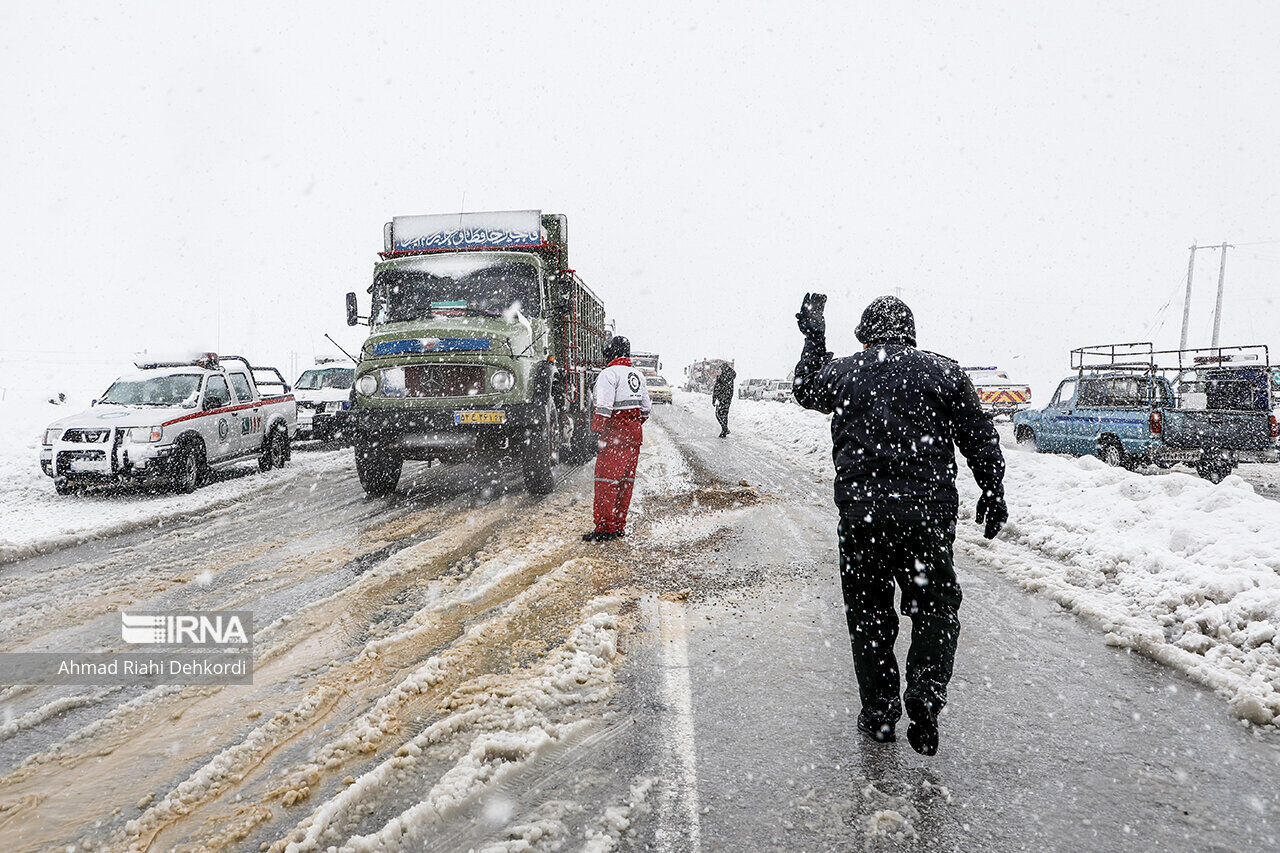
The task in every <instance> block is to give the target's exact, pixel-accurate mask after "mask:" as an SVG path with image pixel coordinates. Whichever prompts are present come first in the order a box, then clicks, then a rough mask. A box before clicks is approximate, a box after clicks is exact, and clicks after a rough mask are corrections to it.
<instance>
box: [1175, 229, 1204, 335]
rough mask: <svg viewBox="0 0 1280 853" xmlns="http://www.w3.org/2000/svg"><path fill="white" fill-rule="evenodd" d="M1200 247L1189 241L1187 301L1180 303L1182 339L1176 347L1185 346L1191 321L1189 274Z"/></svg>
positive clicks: (1192, 271) (1194, 267) (1194, 266)
mask: <svg viewBox="0 0 1280 853" xmlns="http://www.w3.org/2000/svg"><path fill="white" fill-rule="evenodd" d="M1198 248H1200V247H1199V246H1197V245H1195V241H1194V240H1192V241H1191V259H1190V260H1188V261H1187V301H1186V302H1184V303H1182V339H1181V340H1180V341H1179V343H1178V349H1186V348H1187V325H1188V324H1189V323H1190V322H1191V276H1192V274H1193V273H1194V272H1195V269H1196V249H1198Z"/></svg>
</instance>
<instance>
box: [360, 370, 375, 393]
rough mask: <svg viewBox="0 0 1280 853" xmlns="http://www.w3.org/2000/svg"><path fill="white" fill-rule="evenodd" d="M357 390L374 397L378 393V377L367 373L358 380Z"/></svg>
mask: <svg viewBox="0 0 1280 853" xmlns="http://www.w3.org/2000/svg"><path fill="white" fill-rule="evenodd" d="M356 390H357V391H359V392H360V393H361V394H363V395H364V396H366V397H372V396H373V395H374V394H377V393H378V377H376V376H374V375H373V374H372V373H366V374H365V375H364V376H361V377H360V378H359V379H357V380H356Z"/></svg>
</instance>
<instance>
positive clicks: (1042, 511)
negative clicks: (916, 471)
mask: <svg viewBox="0 0 1280 853" xmlns="http://www.w3.org/2000/svg"><path fill="white" fill-rule="evenodd" d="M676 405H677V406H680V407H682V408H685V409H687V410H689V411H691V412H693V413H694V414H695V415H696V416H697V417H699V418H702V419H704V420H706V421H708V423H710V422H712V421H713V419H714V418H713V414H712V412H711V407H710V404H709V403H708V402H707V398H706V397H705V396H702V395H691V394H682V395H679V396H678V397H677V399H676ZM732 426H733V431H734V435H735V436H736V437H737V438H738V439H739V440H740V441H749V442H758V443H760V444H764V445H767V446H768V447H769V452H770V453H771V454H773V455H775V456H781V457H784V458H788V459H790V460H792V461H794V462H796V463H798V464H802V465H806V466H807V467H808V468H809V470H811V471H813V472H814V473H817V474H820V475H823V476H824V477H827V478H829V476H830V473H831V470H832V468H831V457H830V431H829V426H828V419H827V418H826V417H824V416H822V415H819V414H817V413H815V412H807V411H804V410H801V409H800V408H799V407H797V406H794V405H788V404H781V403H767V402H759V401H751V400H735V401H734V408H733V416H732ZM814 447H817V448H819V449H820V450H821V452H820V453H818V452H815V451H814V450H813V448H814ZM1005 456H1006V459H1007V460H1008V474H1007V475H1006V479H1005V491H1006V495H1007V500H1008V503H1009V514H1010V518H1011V520H1010V522H1009V524H1008V525H1007V526H1006V528H1005V530H1004V532H1002V533H1001V534H1000V536H999V538H998V539H997V540H995V541H992V542H988V541H987V540H985V539H983V538H982V533H981V528H980V527H979V526H978V525H976V524H972V523H966V522H968V520H969V519H971V518H972V512H973V509H972V508H973V505H974V502H975V501H976V499H977V496H978V489H977V486H976V485H975V484H974V482H973V478H972V477H971V476H969V475H968V474H967V473H966V472H962V473H961V474H960V477H959V488H960V498H961V504H962V506H961V523H960V524H959V525H958V529H957V541H956V549H957V552H959V553H961V554H963V555H965V556H967V557H969V558H970V559H972V560H974V561H975V562H977V563H980V564H982V565H984V566H988V567H990V568H991V569H994V570H995V571H997V572H999V573H1000V574H1002V575H1004V576H1006V577H1008V578H1010V579H1012V580H1014V581H1016V582H1017V583H1019V584H1020V585H1022V586H1023V587H1024V588H1026V589H1028V590H1031V591H1035V592H1040V593H1045V594H1048V595H1050V596H1052V597H1053V598H1054V599H1055V600H1056V601H1058V602H1060V603H1061V604H1063V605H1064V606H1066V607H1068V608H1070V609H1071V610H1073V611H1074V612H1076V613H1078V614H1080V615H1082V616H1085V617H1088V618H1089V619H1090V620H1091V621H1093V622H1095V623H1096V624H1098V625H1099V626H1100V627H1101V628H1102V629H1103V630H1104V631H1105V632H1106V633H1107V636H1106V639H1107V641H1108V642H1110V643H1113V644H1116V645H1123V646H1126V647H1129V648H1133V649H1135V650H1137V651H1141V652H1142V653H1144V654H1146V655H1148V656H1150V657H1152V658H1153V659H1155V660H1158V661H1160V662H1162V663H1164V664H1166V665H1168V666H1171V667H1174V668H1175V669H1178V670H1180V671H1182V672H1184V673H1186V674H1187V675H1189V676H1191V677H1192V678H1194V679H1195V680H1197V681H1199V682H1201V683H1202V684H1205V685H1208V686H1211V687H1213V688H1214V689H1215V690H1217V691H1218V692H1219V693H1220V694H1221V695H1222V696H1223V697H1224V698H1226V699H1227V701H1228V703H1229V706H1230V708H1231V710H1232V712H1233V713H1234V714H1236V715H1237V716H1239V717H1241V718H1243V719H1247V720H1250V721H1251V722H1254V723H1258V724H1276V723H1277V722H1280V503H1278V502H1276V501H1273V500H1268V499H1266V498H1263V497H1261V496H1260V495H1258V494H1256V493H1255V490H1254V487H1253V486H1251V485H1250V484H1249V483H1246V482H1245V481H1244V480H1242V479H1241V478H1240V477H1238V476H1231V477H1228V478H1227V479H1226V480H1225V481H1224V482H1223V483H1221V484H1219V485H1217V486H1215V485H1213V484H1211V483H1209V482H1207V481H1205V480H1202V479H1200V478H1199V477H1196V476H1194V475H1191V474H1184V473H1181V472H1170V473H1167V474H1163V475H1159V476H1155V475H1150V474H1144V473H1135V472H1130V471H1126V470H1124V469H1121V468H1110V467H1108V466H1106V465H1104V464H1103V463H1101V462H1100V461H1098V460H1097V459H1094V458H1093V457H1084V458H1081V459H1074V458H1071V457H1065V456H1056V455H1050V454H1036V453H1030V452H1027V451H1024V450H1021V449H1018V448H1011V447H1006V453H1005ZM962 464H963V463H962Z"/></svg>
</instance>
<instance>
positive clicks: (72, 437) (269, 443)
mask: <svg viewBox="0 0 1280 853" xmlns="http://www.w3.org/2000/svg"><path fill="white" fill-rule="evenodd" d="M137 367H138V370H137V372H135V373H131V374H128V375H125V376H121V377H120V378H119V379H117V380H116V381H115V382H113V383H111V387H110V388H108V389H107V390H106V393H104V394H103V395H102V397H100V398H99V399H97V400H95V401H94V402H93V405H92V406H91V407H90V408H89V409H86V410H85V411H83V412H80V413H78V414H75V415H71V416H69V417H65V418H62V419H60V420H57V421H55V422H53V423H52V424H50V425H49V428H48V429H46V430H45V432H44V439H43V442H42V447H41V449H40V466H41V467H42V468H43V469H44V472H45V474H47V475H48V476H50V477H52V478H53V483H54V488H55V489H57V491H58V494H71V493H73V492H75V491H77V490H78V489H81V488H83V487H84V486H87V485H90V484H93V483H110V482H122V481H159V482H162V483H164V484H165V485H168V486H169V487H171V488H173V489H174V490H176V491H179V492H191V491H194V490H195V489H196V487H197V486H199V485H200V483H201V481H202V480H203V479H204V478H205V477H206V475H207V474H208V472H209V471H210V470H211V469H213V468H220V467H223V466H226V465H230V464H232V463H235V462H240V461H243V460H246V459H255V458H256V459H257V460H258V466H259V467H260V468H261V469H262V470H263V471H266V470H268V469H270V468H272V467H281V466H283V465H284V464H285V463H286V462H287V461H288V459H289V440H290V438H291V437H292V435H293V433H294V424H295V422H296V417H297V415H296V408H295V405H294V399H293V396H292V395H291V394H290V393H289V390H290V389H289V386H288V384H286V383H285V381H284V377H282V376H281V375H280V372H279V371H278V370H276V369H275V368H271V367H266V368H264V367H251V366H250V365H249V362H247V361H245V360H244V359H243V358H240V357H239V356H227V357H224V358H223V359H221V361H220V360H219V359H218V356H216V355H214V354H213V353H206V354H204V355H202V356H199V357H195V358H192V359H190V360H169V361H151V362H138V363H137ZM273 377H274V378H273ZM259 384H262V385H264V386H277V385H278V386H279V389H280V393H279V394H272V395H267V396H264V395H263V394H262V393H261V391H260V390H259V387H258V386H259Z"/></svg>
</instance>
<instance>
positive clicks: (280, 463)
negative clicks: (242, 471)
mask: <svg viewBox="0 0 1280 853" xmlns="http://www.w3.org/2000/svg"><path fill="white" fill-rule="evenodd" d="M288 461H289V433H288V432H286V431H285V430H283V429H281V428H280V427H276V428H275V429H273V430H271V433H270V434H269V435H268V436H267V440H266V441H264V442H263V443H262V455H261V456H259V457H258V470H259V471H262V472H263V473H266V472H267V471H270V470H271V469H272V468H283V467H284V465H285V463H286V462H288Z"/></svg>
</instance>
